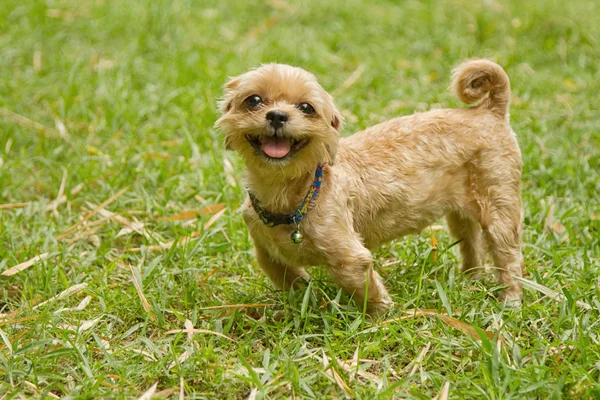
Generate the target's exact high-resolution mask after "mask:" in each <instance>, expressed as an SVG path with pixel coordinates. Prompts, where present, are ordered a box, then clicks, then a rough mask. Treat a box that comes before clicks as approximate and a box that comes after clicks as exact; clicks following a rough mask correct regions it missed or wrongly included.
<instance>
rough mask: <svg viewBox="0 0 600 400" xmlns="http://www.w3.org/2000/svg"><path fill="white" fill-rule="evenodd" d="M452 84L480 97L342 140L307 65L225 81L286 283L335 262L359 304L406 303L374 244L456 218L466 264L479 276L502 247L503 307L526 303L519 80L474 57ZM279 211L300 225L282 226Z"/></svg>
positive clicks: (267, 239)
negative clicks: (389, 281)
mask: <svg viewBox="0 0 600 400" xmlns="http://www.w3.org/2000/svg"><path fill="white" fill-rule="evenodd" d="M452 81H453V82H452V85H453V88H454V90H455V92H456V94H457V95H458V97H459V98H460V99H461V100H462V101H463V102H465V103H467V104H472V103H475V102H479V103H478V104H477V105H476V106H472V107H470V108H463V109H443V110H434V111H429V112H425V113H417V114H413V115H410V116H404V117H399V118H394V119H391V120H389V121H387V122H384V123H381V124H379V125H375V126H373V127H370V128H368V129H366V130H364V131H360V132H357V133H355V134H354V135H352V136H349V137H345V138H341V139H340V135H339V131H340V129H341V126H342V117H341V115H340V112H339V111H338V109H337V108H336V106H335V104H334V101H333V98H332V97H331V96H330V95H329V94H328V93H327V92H326V91H325V90H324V89H323V88H322V87H321V86H320V85H319V83H318V82H317V80H316V78H315V77H314V76H313V75H312V74H310V73H308V72H306V71H305V70H303V69H301V68H296V67H291V66H288V65H281V64H267V65H263V66H261V67H260V68H258V69H255V70H252V71H250V72H247V73H245V74H243V75H241V76H238V77H236V78H234V79H232V80H231V81H230V82H228V83H227V84H226V85H225V95H224V98H223V100H222V101H221V103H220V110H221V113H222V116H221V117H220V118H219V120H218V121H217V122H216V124H215V125H216V126H217V127H218V128H220V129H221V130H222V131H223V132H224V133H225V145H226V148H227V149H230V150H234V151H236V152H238V153H239V154H240V155H241V156H242V158H243V159H244V161H245V163H246V166H247V170H248V172H247V177H246V184H247V188H248V191H249V194H250V196H249V198H248V199H247V200H246V202H245V204H244V207H243V218H244V221H245V223H246V225H247V226H248V229H249V232H250V236H251V238H252V240H253V242H254V247H255V249H256V258H257V260H258V264H259V265H260V267H261V268H262V269H263V271H264V272H265V273H266V274H267V275H268V276H269V278H270V279H271V280H272V281H273V283H274V284H275V285H276V286H277V287H278V288H289V287H292V286H297V285H298V284H299V283H300V282H302V281H304V280H306V279H308V275H307V273H306V272H305V270H304V269H303V267H304V266H309V265H325V266H327V268H328V269H329V271H330V273H331V275H332V277H333V279H334V280H335V281H336V283H337V284H338V285H339V286H341V287H342V288H343V289H344V290H345V291H346V292H347V293H349V294H350V295H351V296H353V298H354V300H355V301H356V302H357V303H358V304H359V305H361V306H362V304H363V302H364V301H366V304H367V312H368V313H370V314H380V313H382V312H384V311H386V310H387V309H388V308H389V307H390V306H391V305H392V304H393V302H392V300H391V298H390V296H389V294H388V292H387V290H386V289H385V287H384V285H383V284H382V281H381V278H380V277H379V275H378V274H377V272H376V271H374V270H373V257H372V254H371V251H370V250H369V249H372V248H374V247H375V246H377V245H379V244H380V243H382V242H385V241H389V240H391V239H395V238H398V237H400V236H403V235H405V234H408V233H418V232H420V231H421V230H422V229H423V228H425V227H426V226H428V225H429V224H431V223H432V222H434V221H436V220H437V219H438V218H440V217H442V216H446V219H447V222H448V227H449V229H450V232H451V233H452V234H453V235H454V236H456V238H457V239H460V253H461V258H462V268H461V270H462V271H464V272H466V273H474V272H477V271H476V270H477V269H478V267H480V266H481V265H482V261H483V259H484V257H485V256H486V255H487V254H486V253H487V252H488V250H489V252H490V253H491V255H492V257H493V261H494V264H495V267H496V269H495V270H496V275H497V277H498V280H499V281H500V283H501V284H503V285H504V286H505V288H504V289H503V291H502V292H501V294H500V296H499V298H500V300H504V301H509V302H511V303H520V299H521V297H522V287H521V284H520V282H519V281H518V279H515V278H518V277H521V271H522V266H523V257H522V254H521V220H522V209H521V167H522V161H521V154H520V150H519V146H518V144H517V141H516V139H515V135H514V133H513V132H512V130H511V128H510V125H509V114H508V107H509V101H510V84H509V79H508V76H507V75H506V73H505V72H504V70H503V69H502V68H501V67H500V66H498V65H497V64H495V63H493V62H491V61H488V60H472V61H467V62H466V63H464V64H462V65H460V66H459V67H458V68H456V69H455V70H454V73H453V77H452ZM318 166H322V177H319V183H320V184H321V187H320V191H318V189H319V188H317V192H318V197H316V198H315V197H314V182H316V180H315V171H316V170H318V168H317V167H318ZM317 172H318V171H317ZM310 188H312V189H313V190H312V192H310V193H311V196H310V197H309V196H307V192H308V191H309V189H310ZM303 199H305V201H303ZM252 203H254V204H252ZM301 204H302V207H301V208H302V210H303V211H304V212H305V213H304V214H303V215H301V216H302V217H303V218H302V220H301V222H300V224H298V223H296V222H297V220H296V219H294V218H295V217H294V216H297V215H299V214H298V212H299V211H297V210H299V207H300V205H301ZM302 210H300V211H302ZM265 213H266V214H267V217H265V215H264V214H265ZM273 216H275V217H283V221H284V222H285V221H288V222H287V223H281V224H278V225H276V226H269V225H274V224H273V223H272V221H270V220H271V219H272V218H273ZM289 216H292V218H291V219H289V218H288V219H286V218H287V217H289ZM280 219H281V218H280ZM290 221H291V222H290ZM270 222H271V223H270ZM294 232H296V233H294ZM292 234H294V235H295V236H293V238H292V239H290V235H292ZM302 238H303V240H302ZM300 240H301V243H298V242H299V241H300Z"/></svg>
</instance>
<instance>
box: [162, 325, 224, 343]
mask: <svg viewBox="0 0 600 400" xmlns="http://www.w3.org/2000/svg"><path fill="white" fill-rule="evenodd" d="M182 332H185V333H187V334H188V335H190V334H192V333H207V334H209V335H216V336H219V337H222V338H223V339H227V340H230V341H232V342H235V340H234V339H232V338H230V337H229V336H225V335H223V334H222V333H219V332H214V331H209V330H207V329H197V328H192V329H172V330H170V331H166V332H165V335H171V334H174V333H182Z"/></svg>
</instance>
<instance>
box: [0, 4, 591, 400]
mask: <svg viewBox="0 0 600 400" xmlns="http://www.w3.org/2000/svg"><path fill="white" fill-rule="evenodd" d="M227 3H229V4H227ZM474 3H475V2H466V1H460V2H418V1H406V2H398V3H396V2H391V1H390V2H373V1H367V0H350V1H347V2H345V5H344V6H342V5H341V3H339V4H334V2H326V1H315V0H307V1H303V2H294V3H292V2H291V1H290V2H289V3H286V2H284V1H281V0H272V1H266V2H264V3H263V2H260V3H255V2H222V1H219V2H218V1H213V0H210V1H203V2H200V1H197V2H192V1H189V0H174V1H152V2H142V1H127V2H125V1H114V0H96V1H85V2H81V1H74V0H45V1H41V0H31V1H20V0H3V1H2V2H1V3H0V106H1V107H3V108H4V109H7V110H10V111H12V112H14V113H17V114H19V115H21V116H23V117H26V118H28V119H30V120H32V121H35V122H37V123H40V124H43V125H45V126H47V127H48V128H50V129H51V130H40V129H37V128H35V127H32V126H30V124H27V123H24V122H22V121H21V122H17V121H15V120H14V117H13V118H12V119H10V118H5V117H1V116H0V204H9V203H28V205H27V206H26V207H24V208H14V209H7V210H0V270H1V271H4V270H7V269H8V268H10V267H13V266H14V265H17V264H19V263H21V262H24V261H27V260H29V259H31V258H33V257H35V256H37V255H39V254H42V253H46V252H49V253H50V254H49V257H48V258H47V259H46V260H44V261H42V262H38V263H36V264H35V265H33V266H31V267H30V268H28V269H26V270H24V271H21V272H19V273H17V274H15V275H13V276H10V277H4V276H2V277H0V278H1V279H0V289H1V290H0V307H1V309H0V312H2V313H4V314H10V315H9V316H8V317H5V318H4V319H0V329H1V331H0V334H1V340H0V347H1V349H0V371H1V373H0V395H2V396H3V398H6V399H12V398H26V397H43V396H44V395H50V394H54V395H58V396H60V397H63V396H70V398H135V397H138V396H140V395H141V394H142V393H143V392H145V391H146V390H147V389H148V388H150V387H151V386H152V385H153V384H154V383H158V386H157V392H160V391H164V390H165V389H170V388H174V389H173V390H176V392H173V391H171V392H169V391H167V392H163V395H164V396H165V397H169V398H178V396H179V388H180V385H181V384H183V390H184V392H185V396H186V398H199V399H200V398H204V399H215V398H248V397H249V396H254V395H256V398H257V399H258V398H281V397H288V398H294V397H295V398H319V399H320V398H343V397H344V396H345V394H344V391H343V390H342V386H344V384H342V383H341V382H338V381H336V379H335V378H333V377H332V375H331V371H332V370H334V371H336V374H337V375H338V376H339V379H340V380H341V381H343V382H344V383H345V385H347V387H348V388H347V389H346V391H347V392H348V393H351V394H352V395H354V396H355V397H356V398H362V399H372V398H415V399H427V398H431V397H433V396H435V395H437V394H438V393H439V392H440V390H441V389H442V387H443V385H444V383H445V382H449V384H450V392H449V393H450V398H455V399H468V398H486V399H510V398H514V399H521V398H539V399H547V398H554V399H559V398H576V399H584V398H600V386H599V384H598V382H599V380H600V335H599V333H598V332H600V321H599V313H600V300H599V299H598V294H599V292H600V259H599V256H600V239H599V229H600V219H599V218H598V215H599V214H600V212H599V209H600V207H599V199H600V193H599V191H600V190H599V188H600V176H599V171H600V111H599V107H598V101H599V96H598V94H599V93H600V84H599V83H598V82H600V69H599V64H600V25H599V24H598V17H600V5H599V4H598V2H597V1H576V2H575V1H566V0H565V1H541V0H540V1H531V2H523V1H510V2H508V3H506V2H495V1H489V2H481V4H474ZM509 3H510V4H509ZM469 57H488V58H491V59H493V60H495V61H497V62H499V63H500V64H501V65H503V66H504V67H505V69H506V71H507V72H508V74H509V76H510V77H511V82H512V87H513V104H512V108H511V119H512V125H513V128H514V130H515V131H516V132H517V133H518V140H519V143H520V145H521V149H522V151H523V158H524V163H525V166H524V175H523V184H524V187H523V199H524V209H525V219H524V226H525V234H524V254H525V260H526V261H525V262H526V267H527V274H526V278H527V279H529V280H531V281H534V282H537V283H539V284H542V285H544V286H546V287H548V288H552V289H554V290H556V291H557V292H559V293H561V294H562V295H563V297H562V298H560V299H557V300H553V299H552V298H549V297H544V295H542V294H541V293H540V292H538V291H535V290H531V289H526V292H525V301H524V305H523V308H522V309H521V310H519V311H515V310H512V311H511V310H505V309H503V307H502V305H501V304H499V303H498V302H496V301H495V300H494V298H493V296H491V295H490V293H491V292H494V291H496V290H498V289H499V287H498V285H497V283H496V281H495V280H494V279H493V278H491V277H486V279H484V280H483V281H470V280H468V279H466V278H465V277H463V276H461V275H460V274H459V273H458V271H457V258H456V256H455V249H454V248H451V245H452V243H453V241H452V239H451V238H450V237H449V236H448V234H447V232H446V230H441V231H437V232H435V237H436V239H437V242H438V249H437V251H434V249H433V247H432V240H431V238H430V234H427V233H424V234H422V235H421V236H413V237H407V238H405V239H402V240H398V241H395V242H393V243H390V244H387V245H385V246H383V247H382V248H381V249H379V250H377V251H376V253H375V256H376V259H377V264H378V268H379V269H380V270H381V271H382V274H383V275H385V276H386V281H387V285H388V287H389V289H390V292H391V293H392V296H393V299H394V301H396V302H397V306H396V308H395V309H394V310H393V311H392V312H391V313H390V315H388V316H387V318H388V319H389V320H392V319H395V318H399V317H402V316H404V315H405V314H404V313H403V310H404V309H408V308H425V309H435V310H438V311H439V312H440V313H451V314H452V316H453V317H454V318H456V319H458V320H460V321H463V322H464V323H467V324H469V325H472V326H474V327H477V329H483V330H486V331H488V332H492V333H494V334H496V336H495V337H494V338H492V339H488V338H487V336H485V335H483V337H484V340H478V339H477V338H476V336H478V335H477V334H475V335H470V334H466V333H464V332H462V331H460V330H457V329H455V328H453V327H452V326H450V325H449V324H448V323H447V322H444V321H443V320H442V319H440V318H438V317H436V316H422V317H415V318H407V319H402V320H400V319H397V320H395V321H391V322H389V323H386V324H383V323H382V321H378V322H374V321H370V320H368V319H365V318H364V317H363V315H362V314H361V313H360V312H359V311H357V309H356V307H355V306H354V305H353V304H352V303H349V302H348V299H347V298H346V297H345V296H343V295H341V294H340V293H339V291H338V289H337V288H336V287H335V285H334V284H333V283H332V282H330V281H329V279H328V277H327V275H326V274H325V273H324V272H323V271H322V270H321V269H319V268H313V269H312V270H311V273H312V274H313V276H315V279H314V280H313V281H312V283H311V284H310V285H309V287H308V288H307V289H306V290H305V291H302V292H296V293H286V294H283V293H281V292H277V291H274V290H273V289H272V286H271V285H270V283H269V282H268V281H267V280H266V279H265V278H264V277H263V275H262V274H261V273H260V272H258V268H257V266H256V263H255V261H254V259H253V257H252V252H251V245H250V243H249V240H248V236H247V232H246V229H245V226H244V225H243V222H242V220H241V215H240V212H239V210H238V208H239V205H240V203H241V201H242V199H243V197H244V195H245V193H244V189H243V183H242V180H241V176H242V173H243V165H242V163H241V161H240V160H239V159H238V158H237V157H236V156H235V155H234V154H230V153H226V152H225V151H224V149H223V145H222V143H223V140H222V137H221V134H220V133H219V132H217V131H215V129H214V128H213V127H212V126H213V123H214V121H215V119H216V118H217V110H216V100H217V99H218V98H219V96H220V95H221V86H222V84H223V83H224V82H225V81H226V79H227V77H228V76H232V75H236V74H239V73H242V72H244V71H246V70H247V69H249V68H251V67H255V66H257V65H259V64H260V63H261V62H269V61H278V62H284V63H291V64H295V65H299V66H302V67H304V68H306V69H308V70H310V71H312V72H314V73H315V74H316V75H317V76H318V78H319V79H320V81H321V83H322V84H323V86H324V87H325V88H326V89H328V90H330V91H334V92H335V94H336V101H337V103H338V105H339V107H340V108H341V109H342V110H343V114H344V117H345V119H346V121H347V124H346V127H345V129H344V134H345V135H349V134H351V133H352V132H355V131H356V130H359V129H361V128H364V127H366V126H369V125H373V124H375V123H378V122H381V121H383V120H385V119H388V118H391V117H394V116H398V115H404V114H408V113H412V112H414V111H419V110H426V109H429V108H431V107H440V106H453V107H454V106H461V105H460V104H459V102H458V101H457V100H456V99H454V98H453V97H452V96H451V94H450V93H448V91H447V90H446V88H447V86H448V84H449V75H450V71H451V69H452V68H453V67H454V66H456V65H457V64H458V63H460V62H461V61H463V60H464V59H466V58H469ZM34 59H37V61H36V62H35V63H34ZM359 69H364V72H363V73H362V74H360V75H359V76H358V79H356V81H355V82H354V84H352V85H350V86H349V87H344V88H342V89H338V90H336V89H337V88H340V87H342V83H343V82H344V81H345V80H346V79H348V77H349V76H351V75H352V74H353V72H355V71H357V70H359ZM63 125H64V127H65V129H62V126H63ZM65 130H66V132H67V133H66V134H63V135H60V132H61V131H63V132H64V131H65ZM224 165H230V166H231V168H228V167H224ZM63 177H66V180H65V183H66V185H65V190H64V194H65V195H66V201H65V202H63V203H61V204H59V205H58V206H57V207H56V211H55V212H53V211H52V210H51V209H50V210H48V207H49V206H51V205H52V204H51V202H52V201H53V200H55V199H56V198H57V195H58V193H59V188H60V185H61V181H62V180H63ZM124 188H127V190H126V191H125V193H124V194H122V195H121V196H120V197H119V198H118V199H116V200H115V201H114V202H112V203H111V204H109V205H108V206H107V207H106V209H107V210H110V211H112V212H114V213H117V214H119V215H121V216H122V217H125V218H127V220H129V221H134V220H137V221H139V222H141V223H143V224H144V227H145V230H146V231H147V233H148V235H147V237H144V236H142V235H140V234H138V233H135V232H133V233H126V234H124V235H121V236H117V234H118V233H119V232H120V231H121V229H122V228H123V225H122V224H120V223H118V222H115V221H113V220H104V222H102V219H103V217H102V216H101V215H99V214H97V215H94V216H92V217H91V218H90V219H89V220H88V221H87V223H86V224H84V226H86V228H85V229H84V231H82V232H88V233H89V234H88V235H87V236H86V237H81V238H80V239H78V240H74V241H73V240H72V239H74V238H76V237H77V236H78V235H79V234H78V233H74V234H71V235H69V236H68V237H66V239H64V240H57V236H58V235H60V234H61V233H62V232H63V231H65V230H66V229H67V228H68V227H70V226H72V225H74V224H75V223H77V222H78V221H80V219H81V218H82V216H84V215H85V214H86V213H87V212H88V211H89V210H91V209H92V208H93V207H94V206H95V205H99V204H100V203H102V202H103V201H105V200H107V199H109V198H110V197H111V196H113V195H114V194H116V193H117V192H119V191H120V190H122V189H124ZM201 199H205V200H206V204H202V202H201ZM90 203H91V204H90ZM217 203H224V204H225V206H226V211H225V213H224V214H223V215H222V216H221V217H220V218H218V219H217V220H216V221H215V222H214V223H213V224H212V225H211V226H209V227H208V228H207V229H205V230H203V231H201V232H200V234H199V235H198V236H197V237H196V238H195V239H193V240H191V241H188V242H186V243H183V244H181V243H179V242H178V244H176V245H175V246H173V247H172V248H170V249H168V250H160V251H146V250H144V251H143V252H142V253H132V252H128V251H127V249H130V248H135V247H140V246H141V247H143V248H146V247H147V246H151V245H156V244H158V243H160V242H168V241H170V240H176V241H180V240H181V239H182V238H183V237H185V236H188V235H190V234H191V233H192V232H194V231H196V230H198V229H202V227H203V226H204V225H205V224H206V223H207V221H208V220H209V219H210V218H211V215H206V216H199V217H198V218H197V219H194V220H192V221H191V222H187V223H186V222H173V221H161V220H159V218H161V217H165V216H170V215H174V214H176V213H178V212H181V211H183V210H190V209H199V208H202V207H205V206H206V205H212V204H217ZM50 208H51V207H50ZM96 221H100V222H96ZM563 229H564V230H563ZM90 230H91V231H92V232H90ZM92 233H93V234H92ZM129 266H132V267H133V268H134V271H137V273H136V275H137V276H138V279H140V281H141V286H142V288H141V289H142V291H143V293H144V295H145V297H146V298H147V301H148V304H149V311H150V312H146V311H145V309H144V308H143V305H142V302H141V301H140V297H139V296H138V293H137V291H136V288H135V287H134V285H133V283H132V272H131V270H130V269H129ZM78 284H87V286H86V287H84V288H83V290H81V291H80V292H78V293H75V294H72V295H70V296H66V297H62V298H58V299H55V300H53V301H51V302H49V303H46V304H42V305H41V306H39V307H37V308H35V309H34V308H33V307H34V306H35V305H36V304H39V303H41V302H42V301H46V300H48V299H51V298H52V297H53V296H56V295H57V294H59V293H61V292H63V291H65V290H67V289H69V288H71V287H73V286H75V285H78ZM84 299H87V300H85V302H87V301H89V303H88V304H87V305H85V302H84V304H83V306H84V307H82V309H81V310H73V311H70V312H58V313H57V311H59V310H60V309H61V308H65V307H76V306H77V305H78V304H79V303H80V302H82V301H83V300H84ZM578 301H580V302H585V303H586V304H588V305H589V306H591V307H590V309H585V308H582V307H580V306H578V305H577V302H578ZM247 303H263V304H270V305H269V306H264V307H263V306H261V307H249V308H239V309H222V310H204V309H203V308H205V307H210V306H220V305H234V304H247ZM185 320H190V321H191V323H192V324H193V325H194V327H195V328H197V329H204V330H208V331H213V332H218V333H222V334H223V335H226V336H228V337H230V338H231V339H233V340H234V341H233V342H232V341H229V340H227V339H224V338H222V337H220V336H217V335H214V334H210V333H195V334H194V335H193V336H192V338H191V339H189V338H188V336H187V335H186V334H185V333H178V334H167V333H166V332H167V331H169V330H173V329H182V328H183V327H184V322H185ZM87 321H93V322H94V323H93V324H92V323H89V324H86V322H87ZM84 324H85V325H84ZM78 327H82V328H79V330H78ZM83 328H87V329H83ZM479 332H480V333H481V331H479ZM498 336H500V337H501V339H500V340H498V339H497V338H498ZM423 349H427V350H426V351H425V352H423V354H424V355H423V356H422V357H421V361H420V362H415V360H416V359H418V357H419V354H420V353H421V352H422V350H423ZM355 352H357V356H358V357H359V358H360V360H361V361H360V362H359V363H358V366H354V367H352V369H351V372H348V371H346V370H344V369H343V368H342V367H341V366H340V365H339V364H338V363H337V362H336V360H340V361H342V360H349V359H352V358H353V355H354V353H355ZM182 355H187V356H188V357H187V359H184V358H185V356H184V357H182ZM323 359H325V361H323ZM178 360H181V361H178ZM413 367H415V368H413ZM358 371H360V373H361V374H362V376H361V375H357V376H355V372H358ZM411 371H412V372H413V373H412V374H411Z"/></svg>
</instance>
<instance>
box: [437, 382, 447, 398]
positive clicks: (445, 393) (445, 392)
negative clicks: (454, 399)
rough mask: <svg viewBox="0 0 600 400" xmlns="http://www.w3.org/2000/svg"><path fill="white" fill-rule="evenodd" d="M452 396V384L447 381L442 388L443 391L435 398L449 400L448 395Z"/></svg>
mask: <svg viewBox="0 0 600 400" xmlns="http://www.w3.org/2000/svg"><path fill="white" fill-rule="evenodd" d="M449 394H450V382H448V381H446V383H444V386H442V390H440V393H439V394H438V395H437V396H435V397H434V399H435V400H448V395H449Z"/></svg>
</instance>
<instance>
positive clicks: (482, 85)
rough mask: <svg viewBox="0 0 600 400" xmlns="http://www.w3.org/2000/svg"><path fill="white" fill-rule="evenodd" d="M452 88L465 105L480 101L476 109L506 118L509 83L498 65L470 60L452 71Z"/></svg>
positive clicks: (485, 61)
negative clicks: (486, 110) (485, 110)
mask: <svg viewBox="0 0 600 400" xmlns="http://www.w3.org/2000/svg"><path fill="white" fill-rule="evenodd" d="M452 88H453V89H454V91H455V92H456V95H457V96H458V98H459V99H461V100H462V101H463V102H465V103H467V104H472V103H475V102H476V101H479V100H481V102H480V103H479V105H478V106H477V107H476V108H480V109H481V108H483V109H488V110H490V111H491V112H492V113H494V114H495V115H496V116H498V117H499V118H501V119H506V118H508V105H509V103H510V81H509V79H508V75H506V72H504V70H503V69H502V67H501V66H499V65H498V64H496V63H494V62H492V61H489V60H470V61H467V62H465V63H463V64H461V65H459V66H458V67H456V68H455V69H454V71H452Z"/></svg>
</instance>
